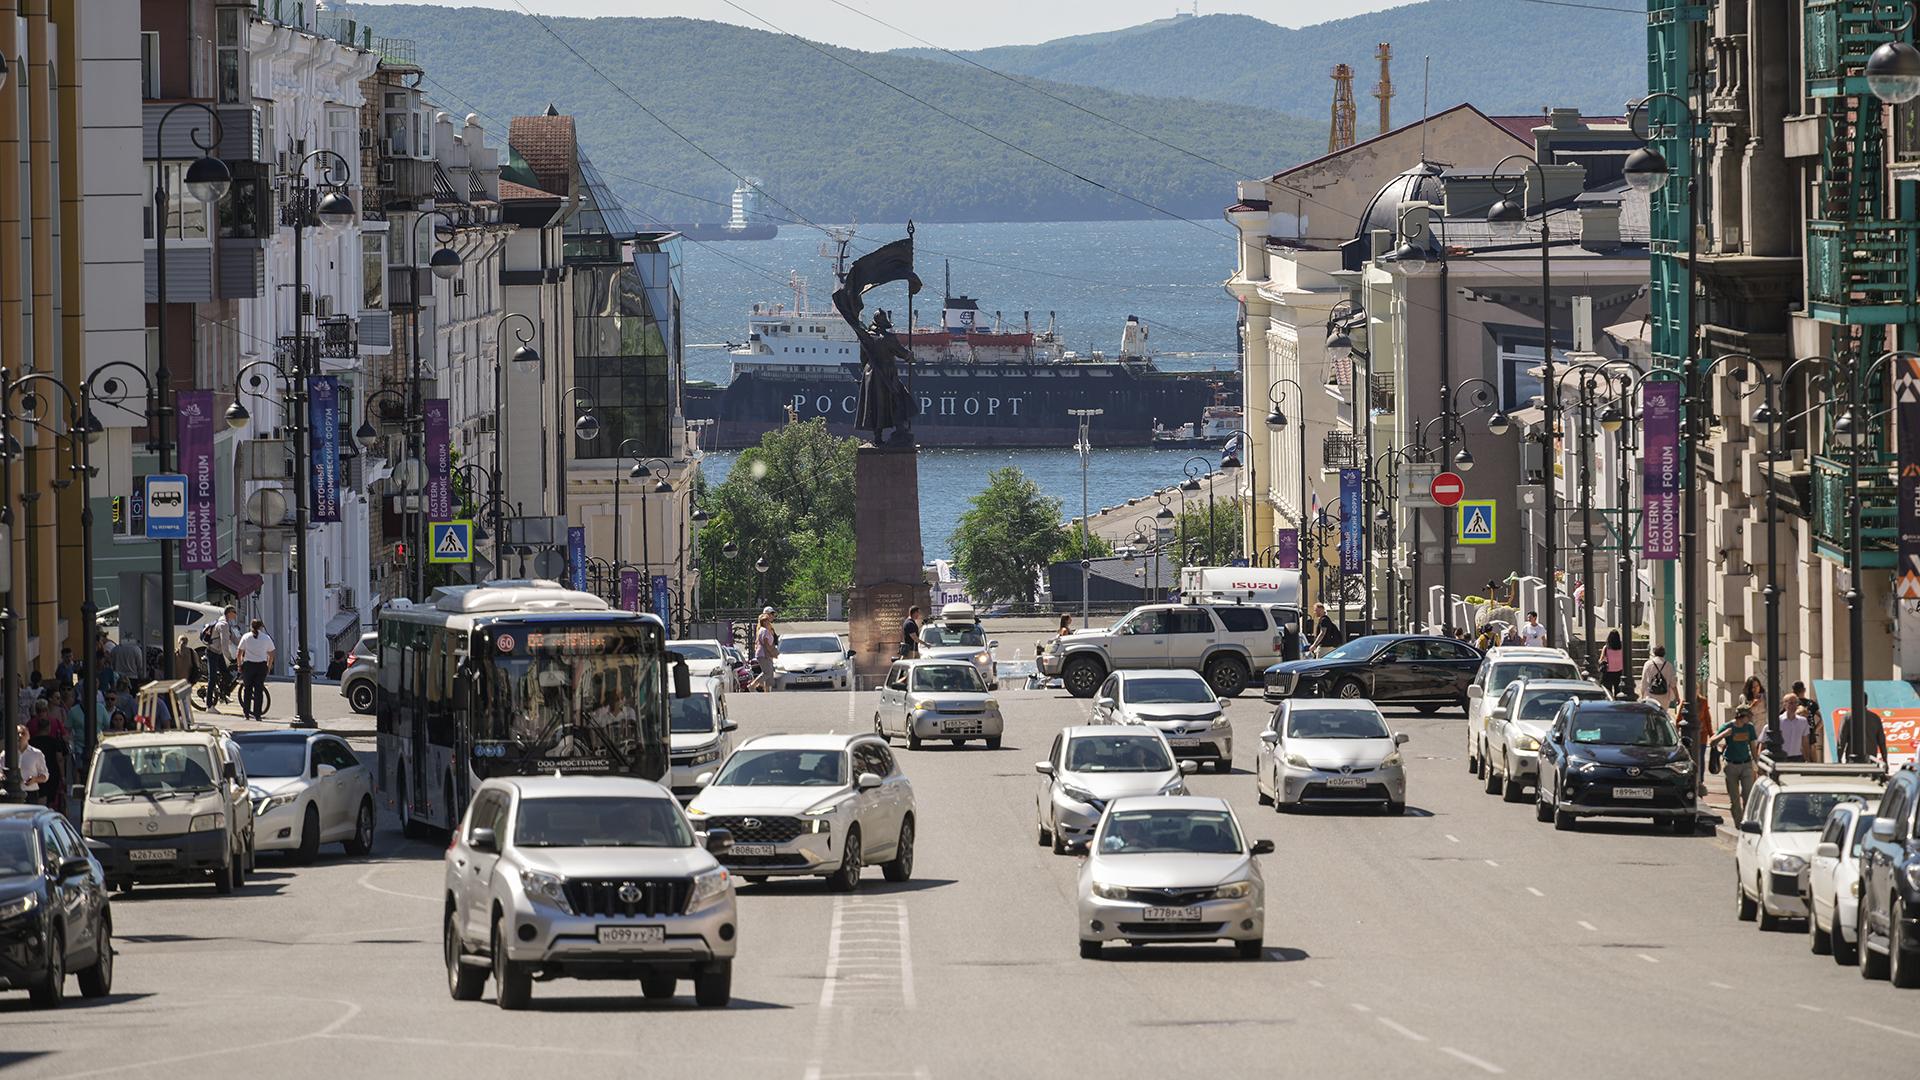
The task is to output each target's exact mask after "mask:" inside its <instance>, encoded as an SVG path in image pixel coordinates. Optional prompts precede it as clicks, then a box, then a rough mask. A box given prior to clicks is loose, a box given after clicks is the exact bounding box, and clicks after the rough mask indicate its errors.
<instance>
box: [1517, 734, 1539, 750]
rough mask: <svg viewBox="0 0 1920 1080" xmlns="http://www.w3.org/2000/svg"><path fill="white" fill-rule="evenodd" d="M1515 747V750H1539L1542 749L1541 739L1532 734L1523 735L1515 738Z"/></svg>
mask: <svg viewBox="0 0 1920 1080" xmlns="http://www.w3.org/2000/svg"><path fill="white" fill-rule="evenodd" d="M1513 748H1514V749H1515V750H1538V749H1540V740H1539V739H1536V738H1534V737H1533V736H1531V735H1522V736H1520V737H1519V738H1516V739H1514V740H1513Z"/></svg>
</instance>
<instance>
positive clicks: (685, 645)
mask: <svg viewBox="0 0 1920 1080" xmlns="http://www.w3.org/2000/svg"><path fill="white" fill-rule="evenodd" d="M667 648H668V649H669V650H671V651H673V652H677V653H679V654H680V655H681V656H682V657H685V658H686V659H688V660H718V659H720V646H719V645H716V644H714V643H713V642H711V641H669V642H667Z"/></svg>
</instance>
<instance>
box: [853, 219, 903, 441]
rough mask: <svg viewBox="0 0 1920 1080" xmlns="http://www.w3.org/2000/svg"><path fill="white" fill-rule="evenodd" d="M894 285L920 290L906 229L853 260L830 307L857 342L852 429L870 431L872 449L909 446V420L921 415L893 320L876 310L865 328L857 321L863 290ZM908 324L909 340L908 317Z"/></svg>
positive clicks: (863, 294) (862, 303) (861, 308)
mask: <svg viewBox="0 0 1920 1080" xmlns="http://www.w3.org/2000/svg"><path fill="white" fill-rule="evenodd" d="M893 281H905V282H906V283H907V295H908V296H909V297H911V296H912V295H913V294H915V293H917V292H919V291H920V278H919V277H918V275H916V274H914V272H913V234H912V232H911V231H909V232H908V234H907V237H906V238H905V239H903V240H895V241H894V242H893V243H891V244H886V245H884V246H882V247H878V248H875V249H874V250H872V251H869V252H867V253H866V254H865V255H862V256H860V257H859V258H858V259H855V260H854V261H853V265H852V266H851V267H849V268H848V270H847V276H846V277H845V278H844V279H843V280H842V282H841V285H840V287H839V288H838V289H835V290H834V292H833V306H834V309H835V310H836V311H838V312H840V317H841V318H843V319H845V320H846V321H847V325H848V326H850V327H852V328H853V333H854V336H856V337H858V338H859V339H860V408H859V411H858V413H857V414H856V415H855V419H854V426H855V427H857V428H859V429H860V430H862V431H866V432H869V433H871V435H872V437H873V438H872V442H873V445H875V446H911V445H913V418H914V416H915V415H917V414H918V413H919V411H920V409H919V403H918V402H917V401H915V400H914V397H913V395H912V394H911V393H909V392H908V391H907V385H906V382H905V380H904V379H903V378H902V377H901V372H900V362H902V361H904V362H906V363H912V362H913V352H912V350H910V349H908V348H907V347H906V346H905V345H903V344H901V342H900V338H899V337H898V336H897V335H895V334H894V332H893V319H892V318H891V317H890V316H889V315H888V314H887V313H886V312H885V311H884V310H876V311H875V312H874V313H873V321H872V322H871V323H870V324H862V323H861V321H860V315H861V312H862V310H863V309H864V308H865V306H866V300H865V297H866V293H867V291H868V290H869V289H872V288H875V287H876V286H880V285H885V284H887V283H888V282H893ZM909 303H911V301H909ZM909 310H911V309H909ZM908 320H909V325H908V327H907V331H908V334H909V336H911V334H912V331H913V327H912V325H911V320H912V315H911V314H909V315H908Z"/></svg>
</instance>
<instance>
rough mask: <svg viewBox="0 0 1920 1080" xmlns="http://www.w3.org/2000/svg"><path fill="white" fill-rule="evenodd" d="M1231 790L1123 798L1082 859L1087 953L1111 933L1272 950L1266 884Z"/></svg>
mask: <svg viewBox="0 0 1920 1080" xmlns="http://www.w3.org/2000/svg"><path fill="white" fill-rule="evenodd" d="M1272 851H1273V841H1271V840H1256V841H1252V842H1248V841H1247V840H1246V839H1245V835H1244V833H1242V831H1241V829H1240V822H1239V820H1238V819H1236V818H1235V817H1234V814H1233V808H1232V807H1230V806H1228V805H1227V802H1226V800H1224V799H1217V798H1201V797H1199V796H1194V795H1173V796H1138V797H1132V798H1124V799H1118V800H1115V801H1114V803H1113V805H1111V806H1110V807H1108V808H1107V813H1106V815H1105V816H1104V817H1102V818H1101V819H1100V830H1099V832H1098V833H1096V834H1095V835H1094V838H1093V843H1092V844H1091V845H1090V846H1089V850H1088V854H1087V859H1086V862H1085V863H1084V864H1083V865H1082V866H1081V868H1080V911H1079V922H1080V926H1079V935H1080V956H1081V957H1082V958H1083V959H1088V960H1095V959H1099V957H1100V953H1101V947H1102V946H1103V945H1105V944H1106V943H1107V942H1109V941H1125V942H1127V943H1128V944H1130V945H1143V944H1146V943H1148V942H1155V941H1185V942H1196V941H1200V942H1210V941H1219V940H1221V939H1226V940H1229V941H1232V942H1233V947H1234V951H1235V952H1236V953H1238V954H1239V956H1240V958H1241V959H1242V960H1258V959H1260V957H1261V956H1262V955H1263V954H1264V953H1265V951H1266V948H1265V938H1266V885H1265V882H1264V881H1263V880H1262V879H1261V876H1260V863H1259V861H1258V858H1257V857H1258V856H1261V855H1267V854H1270V853H1272Z"/></svg>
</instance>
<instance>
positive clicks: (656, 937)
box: [600, 926, 667, 945]
mask: <svg viewBox="0 0 1920 1080" xmlns="http://www.w3.org/2000/svg"><path fill="white" fill-rule="evenodd" d="M666 940H667V928H666V927H664V926H602V927H600V944H602V945H659V944H662V943H664V942H665V941H666Z"/></svg>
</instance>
